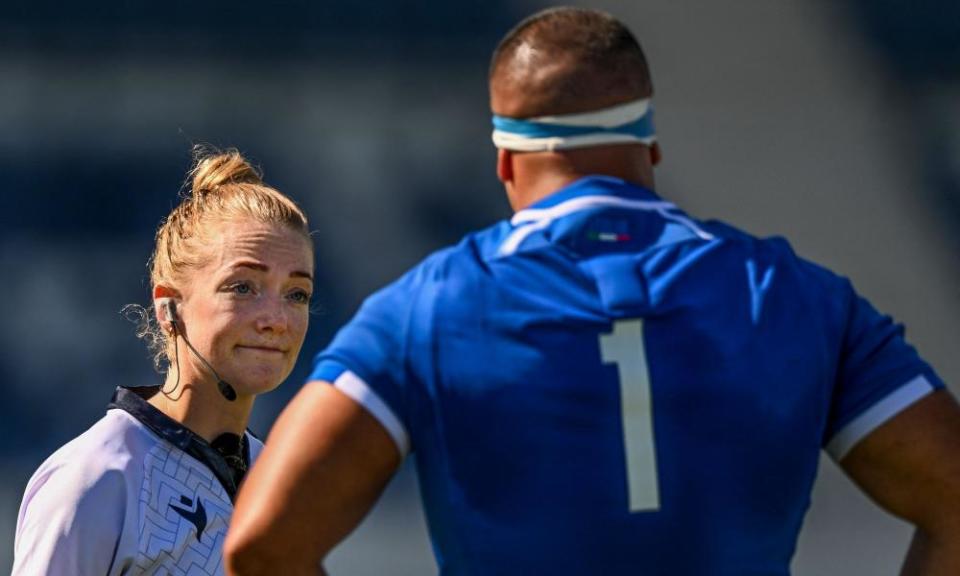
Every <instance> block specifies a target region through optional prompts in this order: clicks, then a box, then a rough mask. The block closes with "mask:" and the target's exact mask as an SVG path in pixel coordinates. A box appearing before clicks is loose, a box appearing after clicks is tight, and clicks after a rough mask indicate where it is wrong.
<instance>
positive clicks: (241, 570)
mask: <svg viewBox="0 0 960 576" xmlns="http://www.w3.org/2000/svg"><path fill="white" fill-rule="evenodd" d="M274 550H275V548H274V549H273V550H270V549H266V548H265V547H261V546H259V545H256V544H253V545H242V546H237V545H235V544H234V545H230V543H229V541H228V545H227V546H225V547H224V553H223V560H224V566H225V568H226V574H227V576H275V575H276V574H283V575H284V576H327V573H326V571H325V570H324V569H323V566H321V564H320V562H319V561H317V562H314V561H313V560H312V559H310V560H307V561H304V556H301V555H290V554H284V555H278V554H276V553H275V552H274Z"/></svg>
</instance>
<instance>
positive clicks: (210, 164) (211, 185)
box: [191, 147, 263, 195]
mask: <svg viewBox="0 0 960 576" xmlns="http://www.w3.org/2000/svg"><path fill="white" fill-rule="evenodd" d="M194 157H195V158H196V167H195V168H194V169H193V171H192V172H191V176H192V177H193V185H192V186H191V189H192V191H193V194H194V195H200V194H203V193H205V192H213V191H215V190H217V188H219V187H220V186H223V185H224V184H253V185H254V186H262V185H263V178H262V176H261V174H260V172H259V171H258V170H257V169H256V168H254V167H253V166H252V165H250V163H249V162H247V161H246V159H245V158H244V157H243V156H242V155H241V154H240V152H239V151H237V150H235V149H230V150H226V151H224V152H220V153H214V154H211V153H210V150H208V149H206V148H204V147H198V148H196V149H194Z"/></svg>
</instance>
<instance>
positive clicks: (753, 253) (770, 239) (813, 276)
mask: <svg viewBox="0 0 960 576" xmlns="http://www.w3.org/2000/svg"><path fill="white" fill-rule="evenodd" d="M703 225H704V228H705V229H707V230H708V231H709V232H710V233H711V234H712V235H714V237H716V238H717V239H718V240H720V241H721V242H722V243H724V244H725V245H727V246H728V247H730V248H731V249H733V250H735V251H737V252H739V253H740V254H741V255H742V256H744V257H746V258H757V259H760V260H763V261H765V262H767V263H770V264H775V265H778V266H779V267H786V268H789V269H791V270H792V271H793V272H795V274H796V275H798V276H799V277H801V278H802V279H803V280H806V281H808V282H810V283H811V284H812V285H816V286H818V287H820V288H824V289H831V290H836V289H843V288H845V287H847V286H849V280H848V279H847V278H845V277H844V276H841V275H840V274H837V273H836V272H834V271H832V270H831V269H829V268H827V267H826V266H824V265H822V264H819V263H817V262H814V261H813V260H810V259H808V258H806V257H804V256H801V255H800V254H798V253H797V251H796V250H795V249H794V247H793V245H792V244H791V242H790V241H789V240H788V239H787V238H785V237H783V236H766V237H764V236H756V235H753V234H751V233H749V232H746V231H744V230H741V229H740V228H737V227H735V226H732V225H730V224H728V223H726V222H721V221H719V220H710V221H706V222H704V223H703Z"/></svg>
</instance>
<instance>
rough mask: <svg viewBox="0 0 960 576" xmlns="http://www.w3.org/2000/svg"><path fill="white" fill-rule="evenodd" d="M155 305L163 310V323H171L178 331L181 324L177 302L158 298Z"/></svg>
mask: <svg viewBox="0 0 960 576" xmlns="http://www.w3.org/2000/svg"><path fill="white" fill-rule="evenodd" d="M154 303H155V305H156V307H157V309H158V310H163V314H161V318H160V320H161V322H162V321H164V320H166V321H167V322H169V323H170V326H171V328H172V329H173V330H176V329H177V324H178V323H179V322H180V318H179V316H177V302H176V300H174V299H173V298H157V299H156V300H154Z"/></svg>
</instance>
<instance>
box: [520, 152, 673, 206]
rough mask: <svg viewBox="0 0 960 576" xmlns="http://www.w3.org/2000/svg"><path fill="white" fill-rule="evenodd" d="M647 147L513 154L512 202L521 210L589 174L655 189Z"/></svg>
mask: <svg viewBox="0 0 960 576" xmlns="http://www.w3.org/2000/svg"><path fill="white" fill-rule="evenodd" d="M645 148H646V147H643V146H636V147H633V146H630V147H627V146H621V147H613V146H603V147H597V148H585V149H582V150H570V151H565V152H563V153H536V154H520V155H515V156H514V157H513V162H514V164H513V181H512V182H511V185H510V186H509V187H508V194H509V196H510V204H511V206H512V207H513V209H514V210H522V209H524V208H527V207H528V206H530V205H531V204H535V203H536V202H539V201H540V200H542V199H544V198H546V197H547V196H550V195H551V194H553V193H554V192H556V191H557V190H560V189H561V188H564V187H566V186H569V185H570V184H572V183H573V182H576V181H577V180H579V179H581V178H584V177H586V176H596V175H603V176H612V177H614V178H619V179H621V180H624V181H626V182H630V183H631V184H636V185H637V186H642V187H644V188H647V189H649V190H653V185H654V179H653V165H652V163H651V162H650V156H649V153H648V151H647V150H645Z"/></svg>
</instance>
